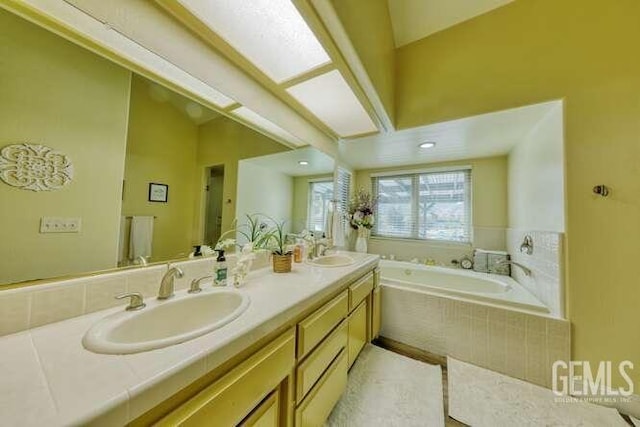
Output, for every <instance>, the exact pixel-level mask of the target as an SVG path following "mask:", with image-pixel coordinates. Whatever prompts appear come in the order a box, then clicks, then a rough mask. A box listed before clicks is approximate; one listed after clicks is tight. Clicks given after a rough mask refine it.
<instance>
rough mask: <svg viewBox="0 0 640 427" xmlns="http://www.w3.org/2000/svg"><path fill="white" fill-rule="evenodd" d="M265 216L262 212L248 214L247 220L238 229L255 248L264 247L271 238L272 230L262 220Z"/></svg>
mask: <svg viewBox="0 0 640 427" xmlns="http://www.w3.org/2000/svg"><path fill="white" fill-rule="evenodd" d="M263 216H264V215H261V214H253V215H249V214H247V222H246V223H245V224H243V225H241V226H240V227H238V229H237V231H238V233H240V234H241V235H242V236H243V237H244V238H245V239H247V242H249V243H252V244H253V249H264V248H265V247H266V246H267V244H268V242H269V239H270V238H271V230H269V226H268V225H267V223H265V222H264V221H263V220H262V219H263V218H262V217H263Z"/></svg>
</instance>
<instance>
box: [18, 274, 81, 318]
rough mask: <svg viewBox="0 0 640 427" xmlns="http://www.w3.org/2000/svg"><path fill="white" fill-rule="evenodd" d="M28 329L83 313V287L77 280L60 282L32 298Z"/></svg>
mask: <svg viewBox="0 0 640 427" xmlns="http://www.w3.org/2000/svg"><path fill="white" fill-rule="evenodd" d="M32 298H33V300H32V305H31V319H30V322H29V327H31V328H34V327H36V326H42V325H46V324H47V323H53V322H59V321H61V320H65V319H69V318H71V317H76V316H80V315H82V314H83V313H84V298H85V285H84V283H82V282H81V281H79V280H77V279H76V280H70V281H65V282H61V283H59V284H57V285H55V286H51V287H48V289H45V290H39V291H37V292H34V294H33V296H32Z"/></svg>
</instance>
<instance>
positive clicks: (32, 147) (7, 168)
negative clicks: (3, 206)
mask: <svg viewBox="0 0 640 427" xmlns="http://www.w3.org/2000/svg"><path fill="white" fill-rule="evenodd" d="M0 179H2V181H4V182H5V183H7V184H9V185H11V186H13V187H18V188H20V189H22V190H33V191H52V190H57V189H59V188H61V187H64V186H65V185H67V184H68V183H70V182H71V180H72V179H73V164H72V163H71V159H70V158H69V157H68V156H67V155H66V154H63V153H61V152H59V151H56V150H54V149H53V148H50V147H46V146H44V145H39V144H26V143H24V144H13V145H7V146H6V147H4V148H3V149H2V151H0Z"/></svg>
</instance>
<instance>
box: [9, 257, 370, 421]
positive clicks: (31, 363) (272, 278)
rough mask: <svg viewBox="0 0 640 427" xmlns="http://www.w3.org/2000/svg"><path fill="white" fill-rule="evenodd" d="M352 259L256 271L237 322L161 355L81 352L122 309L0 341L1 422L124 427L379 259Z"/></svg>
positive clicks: (160, 351) (157, 352) (154, 352)
mask: <svg viewBox="0 0 640 427" xmlns="http://www.w3.org/2000/svg"><path fill="white" fill-rule="evenodd" d="M350 255H351V256H352V257H354V258H355V260H356V262H355V264H353V265H350V266H347V267H332V268H321V267H313V266H310V265H307V264H294V267H293V270H292V272H291V273H286V274H275V273H273V272H272V271H271V269H270V268H265V269H261V270H256V271H254V272H252V273H250V274H249V276H248V277H247V281H246V284H245V285H244V286H243V287H242V288H240V289H239V290H238V292H243V293H246V294H247V295H249V297H250V298H251V303H250V305H249V308H248V309H247V311H246V312H245V313H244V314H243V315H242V316H240V317H239V318H238V319H236V320H234V321H233V322H231V323H229V324H227V325H225V326H223V327H222V328H220V329H217V330H215V331H213V332H210V333H208V334H206V335H203V336H201V337H198V338H195V339H193V340H191V341H187V342H185V343H182V344H177V345H173V346H170V347H166V348H162V349H158V350H152V351H147V352H143V353H137V354H129V355H105V354H96V353H92V352H90V351H88V350H86V349H85V348H84V347H83V346H82V342H81V340H82V337H83V335H84V334H85V332H86V331H87V330H88V329H89V328H90V327H91V326H92V325H93V324H94V323H96V322H97V321H98V320H100V319H102V318H103V317H105V316H107V315H109V314H111V313H115V312H118V311H120V310H122V309H123V307H117V308H112V309H108V310H103V311H99V312H95V313H91V314H88V315H85V316H80V317H75V318H72V319H68V320H65V321H62V322H57V323H51V324H49V325H45V326H42V327H39V328H34V329H30V330H27V331H24V332H19V333H16V334H12V335H7V336H4V337H0V355H1V356H0V378H1V379H2V380H1V381H0V420H2V421H1V424H3V425H12V426H19V425H25V426H26V425H47V426H54V425H80V424H88V423H91V424H92V425H109V426H112V425H124V424H126V423H127V422H129V421H131V420H133V419H135V418H137V417H138V416H140V415H142V414H143V413H145V412H146V411H148V410H149V409H151V408H153V407H154V406H156V405H158V404H159V403H161V402H162V401H164V400H166V399H167V398H169V397H170V396H172V395H173V394H175V393H176V392H178V391H179V390H180V389H182V388H184V387H185V386H187V385H188V384H190V383H192V382H193V381H195V380H197V379H198V378H200V377H201V376H203V375H205V374H206V373H207V372H209V371H211V370H212V369H215V368H216V367H217V366H219V365H221V364H222V363H223V362H225V361H226V360H228V359H229V358H231V357H233V356H234V355H236V354H238V353H239V352H241V351H242V350H244V349H246V348H248V347H249V346H250V345H251V344H252V343H254V342H255V341H257V340H259V339H261V338H264V337H265V336H267V335H268V334H269V333H271V332H272V331H274V330H276V329H278V328H279V327H281V326H283V325H284V324H286V323H287V322H289V321H291V320H292V319H293V318H295V317H297V316H299V315H300V314H301V313H302V312H303V311H304V310H306V309H308V308H309V307H310V306H312V305H314V304H317V303H319V302H320V301H321V300H322V299H324V298H326V297H328V296H329V295H331V294H332V293H334V292H335V291H336V290H337V289H339V288H340V287H342V286H344V285H345V284H346V283H348V282H349V281H351V280H353V279H355V278H357V277H358V276H360V275H362V274H364V273H365V272H366V271H367V270H370V269H372V268H373V267H374V266H375V265H376V264H377V262H378V259H379V257H378V256H377V255H367V254H354V253H351V254H350ZM158 286H159V284H158ZM205 288H206V287H205ZM208 289H210V288H208ZM185 292H186V291H185V290H182V291H179V292H176V295H182V294H184V293H185ZM123 306H124V305H123Z"/></svg>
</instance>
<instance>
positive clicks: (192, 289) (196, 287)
mask: <svg viewBox="0 0 640 427" xmlns="http://www.w3.org/2000/svg"><path fill="white" fill-rule="evenodd" d="M207 279H213V276H204V277H200V278H198V279H193V280H192V281H191V286H189V290H188V291H187V292H189V293H190V294H197V293H200V292H202V288H201V287H200V284H201V283H202V282H204V281H205V280H207ZM213 286H215V282H214V283H213Z"/></svg>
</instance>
